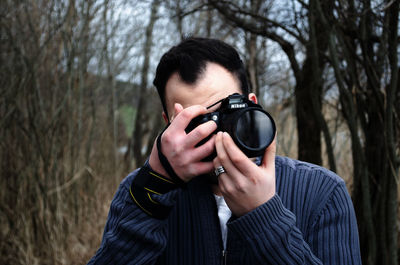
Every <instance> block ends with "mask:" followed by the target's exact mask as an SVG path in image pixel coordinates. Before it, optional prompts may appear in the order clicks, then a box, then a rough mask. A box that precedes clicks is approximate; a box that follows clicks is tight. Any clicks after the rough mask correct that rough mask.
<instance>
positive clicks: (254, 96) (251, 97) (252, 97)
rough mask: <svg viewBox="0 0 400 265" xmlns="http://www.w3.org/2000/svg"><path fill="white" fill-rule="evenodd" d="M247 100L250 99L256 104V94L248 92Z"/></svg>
mask: <svg viewBox="0 0 400 265" xmlns="http://www.w3.org/2000/svg"><path fill="white" fill-rule="evenodd" d="M249 100H251V101H253V102H254V103H256V104H257V102H258V101H257V96H256V94H254V93H250V94H249Z"/></svg>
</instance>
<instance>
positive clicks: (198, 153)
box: [191, 135, 216, 161]
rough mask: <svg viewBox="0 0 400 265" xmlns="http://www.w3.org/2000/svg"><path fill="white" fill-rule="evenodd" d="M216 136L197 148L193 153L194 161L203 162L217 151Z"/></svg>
mask: <svg viewBox="0 0 400 265" xmlns="http://www.w3.org/2000/svg"><path fill="white" fill-rule="evenodd" d="M215 137H216V136H215V135H213V136H212V137H211V138H210V139H209V140H208V141H207V142H206V143H204V144H202V145H200V146H199V147H195V148H194V149H193V152H192V154H191V155H192V159H193V160H194V161H198V160H201V159H203V158H205V157H207V156H209V155H211V154H212V153H213V152H214V150H215Z"/></svg>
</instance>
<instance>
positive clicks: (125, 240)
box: [88, 170, 177, 265]
mask: <svg viewBox="0 0 400 265" xmlns="http://www.w3.org/2000/svg"><path fill="white" fill-rule="evenodd" d="M137 172H138V170H136V171H135V172H133V173H132V174H130V175H129V176H128V177H126V178H125V180H124V181H122V183H121V184H120V186H119V188H118V190H117V192H116V194H115V196H114V198H113V200H112V202H111V206H110V211H109V214H108V219H107V223H106V226H105V229H104V234H103V239H102V242H101V246H100V248H99V250H98V251H97V252H96V254H95V256H94V257H93V258H92V259H91V260H90V261H89V263H88V264H135V265H138V264H154V263H155V262H156V260H157V257H158V256H159V255H160V254H161V253H162V251H163V249H164V248H165V246H166V244H167V229H166V228H167V227H166V224H167V221H166V220H158V219H155V218H152V217H150V216H148V215H147V214H146V213H144V212H143V211H142V210H141V209H140V208H138V207H137V205H136V204H135V203H134V202H133V200H132V198H131V197H130V193H129V187H130V185H131V183H132V180H133V178H134V177H135V175H136V173H137ZM176 192H177V191H171V192H169V193H167V194H165V195H163V196H160V197H159V198H158V200H159V202H160V203H163V204H171V203H172V202H173V199H174V197H175V195H176Z"/></svg>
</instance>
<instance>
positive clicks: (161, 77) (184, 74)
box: [153, 37, 249, 118]
mask: <svg viewBox="0 0 400 265" xmlns="http://www.w3.org/2000/svg"><path fill="white" fill-rule="evenodd" d="M207 62H213V63H217V64H219V65H221V66H222V67H224V68H225V69H227V70H228V71H229V72H231V73H232V74H234V75H235V76H236V77H237V78H238V79H239V82H240V88H241V90H242V93H243V94H244V95H246V96H247V95H248V94H249V86H248V81H247V76H246V69H245V67H244V64H243V62H242V60H241V59H240V57H239V54H238V53H237V51H236V50H235V49H234V48H233V47H232V46H230V45H228V44H226V43H225V42H223V41H220V40H216V39H207V38H195V37H190V38H186V39H184V40H183V41H182V42H181V43H179V44H178V45H176V46H174V47H172V48H171V49H170V50H169V51H168V52H166V53H165V54H164V55H163V56H162V57H161V60H160V62H159V64H158V66H157V70H156V76H155V78H154V81H153V84H154V86H155V87H156V88H157V92H158V95H159V96H160V99H161V103H162V105H163V109H164V112H165V114H166V115H167V117H168V118H169V116H168V112H167V105H166V102H165V85H166V84H167V81H168V79H169V78H170V77H171V75H172V74H173V73H176V72H177V73H178V74H179V75H180V77H181V79H182V80H183V81H184V82H185V83H187V84H194V83H195V82H196V81H197V79H198V78H199V76H200V75H201V74H202V73H203V71H204V70H205V67H206V63H207Z"/></svg>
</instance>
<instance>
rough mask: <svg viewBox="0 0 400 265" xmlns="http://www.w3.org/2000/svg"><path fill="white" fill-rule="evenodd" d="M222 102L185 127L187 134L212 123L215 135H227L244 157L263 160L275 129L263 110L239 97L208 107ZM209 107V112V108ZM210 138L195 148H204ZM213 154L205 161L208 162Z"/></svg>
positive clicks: (229, 97) (272, 121)
mask: <svg viewBox="0 0 400 265" xmlns="http://www.w3.org/2000/svg"><path fill="white" fill-rule="evenodd" d="M220 102H221V106H220V107H219V108H218V109H217V110H216V111H215V112H211V113H206V114H204V115H200V116H197V117H196V118H194V119H193V120H192V121H191V122H190V123H189V125H188V126H187V127H186V129H185V131H186V133H189V132H190V131H192V130H193V129H194V128H196V127H197V126H199V125H200V124H202V123H205V122H207V121H210V120H212V121H214V122H215V123H216V124H217V129H216V130H215V131H214V132H213V133H214V134H215V133H217V132H218V131H223V132H227V133H228V134H229V135H230V136H231V137H232V139H233V141H234V142H235V144H236V145H237V146H238V147H239V148H240V150H242V151H243V153H244V154H245V155H246V156H247V157H257V156H262V155H263V154H264V152H265V149H266V148H267V147H268V146H269V145H270V144H271V142H272V141H273V140H274V137H275V133H276V127H275V122H274V120H273V119H272V117H271V115H270V114H269V113H268V112H266V111H265V110H263V108H262V107H261V106H260V105H258V104H256V103H254V102H252V101H251V100H249V99H247V98H246V97H245V96H243V95H240V94H237V93H235V94H232V95H230V96H228V97H227V98H224V99H222V100H220V101H218V102H217V103H215V104H213V105H211V106H210V107H212V106H214V105H216V104H218V103H220ZM210 107H208V108H210ZM210 137H211V135H210V136H208V137H206V138H205V139H203V140H202V141H200V142H199V143H198V145H202V144H204V143H205V142H206V141H208V140H209V139H210ZM215 156H216V154H212V155H211V156H210V157H207V158H206V159H205V160H206V161H211V160H212V159H213V158H214V157H215Z"/></svg>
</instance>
